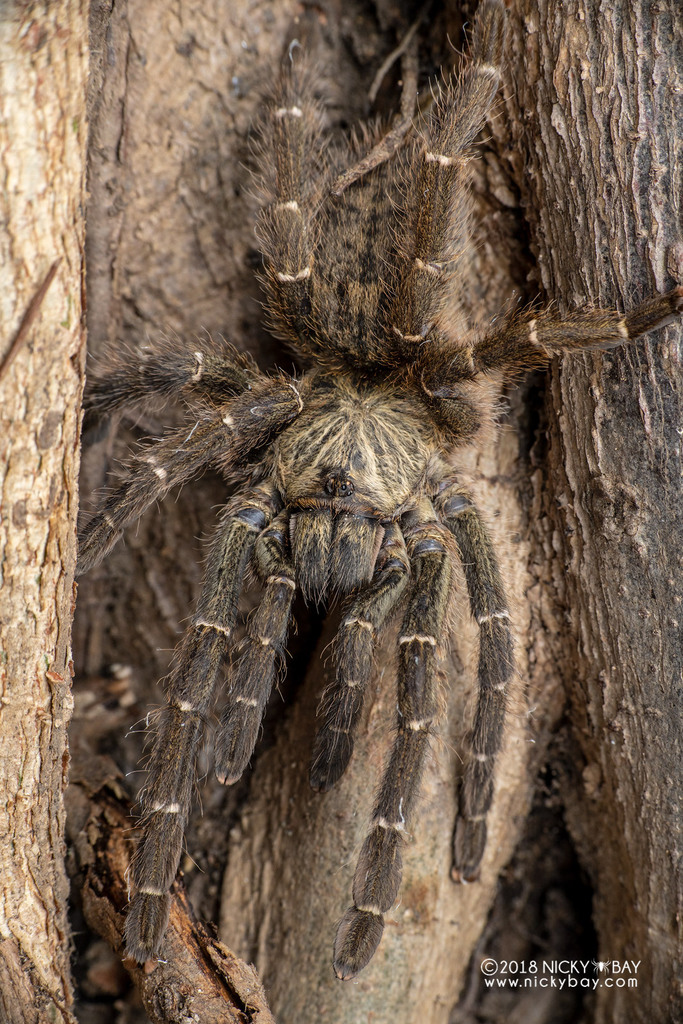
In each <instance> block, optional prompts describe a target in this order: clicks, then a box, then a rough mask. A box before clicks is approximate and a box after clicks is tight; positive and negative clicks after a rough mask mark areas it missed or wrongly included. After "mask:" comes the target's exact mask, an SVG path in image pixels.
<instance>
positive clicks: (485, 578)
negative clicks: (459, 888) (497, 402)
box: [439, 485, 514, 882]
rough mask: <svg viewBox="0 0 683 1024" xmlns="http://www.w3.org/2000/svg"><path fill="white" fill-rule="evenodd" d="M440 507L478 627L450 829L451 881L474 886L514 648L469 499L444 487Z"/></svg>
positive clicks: (493, 563) (491, 554) (492, 563)
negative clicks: (469, 728) (468, 739)
mask: <svg viewBox="0 0 683 1024" xmlns="http://www.w3.org/2000/svg"><path fill="white" fill-rule="evenodd" d="M439 507H440V511H441V514H442V515H443V518H444V521H445V523H446V525H447V526H448V528H449V529H450V530H451V532H452V533H453V535H454V537H455V539H456V541H457V543H458V548H459V550H460V556H461V559H462V564H463V569H464V572H465V579H466V581H467V592H468V595H469V600H470V608H471V611H472V615H473V617H474V619H475V620H476V622H477V623H478V625H479V670H478V684H479V696H478V699H477V710H476V713H475V722H474V731H473V733H472V750H471V757H470V759H469V761H468V763H467V766H466V768H465V775H464V778H463V783H462V788H461V791H460V807H459V813H458V820H457V822H456V826H455V837H454V847H453V866H452V869H451V875H452V877H453V879H454V881H466V882H469V881H473V880H474V879H475V878H476V877H477V876H478V874H479V865H480V863H481V858H482V855H483V852H484V846H485V844H486V815H487V814H488V811H489V808H490V806H491V799H492V795H493V773H494V767H495V761H496V756H497V754H498V751H499V750H500V746H501V743H502V737H503V728H504V725H505V713H506V704H507V685H508V682H509V680H510V678H511V676H512V673H513V669H514V647H513V639H512V632H511V629H510V614H509V611H508V608H507V600H506V597H505V588H504V586H503V580H502V578H501V575H500V568H499V566H498V559H497V557H496V554H495V551H494V548H493V544H492V542H491V537H490V535H489V532H488V530H487V528H486V526H485V524H484V522H483V521H482V519H481V516H480V515H479V512H478V511H477V509H476V507H475V505H474V503H473V501H472V498H471V496H470V495H469V494H467V493H466V492H464V491H462V490H461V489H460V488H458V487H457V485H455V486H452V487H449V488H446V489H445V490H444V492H443V494H442V496H441V498H440V502H439Z"/></svg>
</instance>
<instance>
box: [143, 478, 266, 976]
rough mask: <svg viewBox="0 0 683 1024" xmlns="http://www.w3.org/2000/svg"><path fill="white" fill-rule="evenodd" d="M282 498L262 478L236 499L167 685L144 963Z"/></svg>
mask: <svg viewBox="0 0 683 1024" xmlns="http://www.w3.org/2000/svg"><path fill="white" fill-rule="evenodd" d="M277 504H279V497H278V495H277V492H276V491H275V489H274V488H273V486H272V485H270V484H262V485H260V486H259V487H256V488H255V489H254V490H253V491H252V492H250V493H249V494H246V495H242V496H240V497H238V498H235V499H234V500H233V501H232V502H231V503H230V504H229V505H228V507H227V512H226V515H225V518H224V519H223V521H222V523H221V524H220V526H219V528H218V532H217V533H216V536H215V539H214V541H213V544H212V545H211V551H210V554H209V558H208V560H207V568H206V573H205V577H204V584H203V587H202V592H201V595H200V598H199V602H198V604H197V609H196V611H195V613H194V616H193V618H192V623H191V624H190V626H189V628H188V629H187V630H186V631H185V634H184V636H183V639H182V640H181V642H180V645H179V647H178V650H177V653H176V663H175V666H174V668H173V670H172V672H171V675H170V677H169V680H168V684H167V686H166V705H165V707H164V708H163V709H162V711H161V714H160V716H159V720H158V725H157V733H156V741H155V744H154V751H153V755H152V757H151V758H150V771H149V779H148V782H147V786H146V787H145V791H144V794H143V798H142V815H143V819H144V823H145V830H144V836H143V839H142V842H141V844H140V846H139V848H138V850H137V853H136V855H135V859H134V861H133V867H132V882H133V886H134V888H135V895H134V896H133V899H132V901H131V905H130V910H129V912H128V916H127V919H126V948H127V950H128V953H129V955H130V956H132V957H134V958H135V959H136V960H138V961H139V962H141V963H142V962H144V961H145V960H147V959H149V958H150V957H154V956H156V954H157V953H158V950H159V946H160V944H161V941H162V939H163V936H164V932H165V930H166V925H167V922H168V914H169V910H170V906H171V897H170V895H169V889H170V887H171V885H172V883H173V879H174V878H175V875H176V872H177V870H178V863H179V861H180V854H181V851H182V843H183V835H184V832H185V825H186V824H187V816H188V812H189V807H190V801H191V797H192V788H193V786H194V783H195V762H196V757H197V750H198V748H199V745H200V743H201V741H202V737H203V735H204V722H205V720H206V717H207V715H208V714H209V712H210V710H211V707H212V705H213V700H214V690H215V685H216V680H217V678H218V676H219V673H220V669H221V665H222V664H223V661H224V659H225V656H226V654H227V651H228V648H229V645H230V637H231V635H232V631H233V628H234V625H235V618H236V614H237V601H238V599H239V595H240V591H241V589H242V583H243V580H244V574H245V571H246V567H247V564H248V562H249V558H250V555H251V552H252V550H253V547H254V542H255V540H256V536H257V534H258V532H259V531H260V530H261V529H262V528H263V526H264V525H265V524H266V523H267V522H269V521H270V519H271V518H272V515H273V513H274V511H275V509H276V508H277Z"/></svg>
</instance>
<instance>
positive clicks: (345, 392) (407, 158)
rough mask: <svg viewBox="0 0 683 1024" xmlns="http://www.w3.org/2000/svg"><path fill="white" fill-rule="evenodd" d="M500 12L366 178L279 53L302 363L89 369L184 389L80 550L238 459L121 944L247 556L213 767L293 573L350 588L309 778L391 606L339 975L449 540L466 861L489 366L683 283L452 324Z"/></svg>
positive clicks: (496, 684) (271, 126)
mask: <svg viewBox="0 0 683 1024" xmlns="http://www.w3.org/2000/svg"><path fill="white" fill-rule="evenodd" d="M504 38H505V7H504V4H503V3H502V0H483V3H482V4H481V6H480V8H479V12H478V16H477V19H476V21H475V23H474V27H473V32H472V41H471V56H470V59H469V61H468V62H467V63H466V65H465V67H464V69H463V70H462V71H461V72H460V73H459V75H457V76H454V77H452V78H451V79H450V80H449V81H447V82H446V83H445V84H444V85H442V86H441V87H440V88H438V89H437V90H435V96H434V104H433V107H432V109H431V111H430V113H429V115H428V117H427V118H426V120H425V122H424V123H423V124H421V125H420V126H419V127H416V128H415V129H414V131H413V133H412V136H409V137H408V140H407V142H406V143H405V145H404V146H403V155H402V156H401V157H400V159H385V160H383V161H381V162H377V161H376V163H377V166H374V167H371V168H370V170H369V173H367V174H364V176H363V180H356V181H353V180H352V179H353V175H352V176H351V183H350V184H348V187H347V186H345V187H344V189H343V190H341V189H338V190H337V193H339V192H341V194H332V190H331V187H330V182H331V180H332V175H333V172H334V171H335V166H334V158H332V157H329V156H327V157H325V156H324V148H325V147H324V142H323V129H322V109H321V107H320V105H319V103H318V101H317V100H316V99H315V96H314V88H313V76H312V75H311V74H310V73H308V72H307V71H306V66H305V62H302V61H301V60H299V59H298V57H297V56H296V55H292V54H290V58H291V59H290V66H289V68H288V70H287V72H286V73H284V74H283V77H282V81H281V83H280V85H279V88H278V92H277V95H276V98H275V101H274V103H273V104H272V107H271V110H270V115H269V118H268V121H267V126H266V128H265V142H264V147H265V148H266V149H267V150H268V151H269V152H270V154H271V158H272V163H273V165H274V181H273V183H272V190H271V195H270V197H269V201H268V202H267V203H266V205H265V206H264V208H263V209H262V211H261V214H260V216H259V221H258V232H259V238H260V241H261V248H262V253H263V260H264V268H265V269H264V284H265V291H266V295H267V310H268V314H269V318H270V326H271V327H272V329H273V331H274V332H275V333H276V334H277V335H278V336H279V337H280V338H282V339H284V340H285V341H287V342H288V343H289V344H290V345H291V346H292V347H293V348H294V349H295V351H296V352H297V353H298V355H299V357H300V358H301V359H302V361H303V362H304V364H305V363H310V364H311V368H310V369H308V370H306V372H305V373H303V375H302V376H287V375H285V374H284V373H280V374H278V375H275V376H266V375H265V374H263V373H261V372H260V371H259V370H258V369H257V367H256V366H255V365H254V364H253V362H252V361H251V359H249V358H248V357H247V356H245V355H244V354H241V353H240V352H238V351H237V350H236V349H235V348H233V347H232V346H231V345H230V344H228V343H213V342H210V341H206V342H194V343H192V345H190V346H188V347H187V348H183V347H182V346H181V345H179V344H172V343H170V342H166V343H165V344H164V345H163V346H161V347H160V348H159V349H157V351H156V352H153V353H152V354H150V355H148V356H147V358H146V359H145V360H143V361H142V362H141V363H140V364H138V365H128V364H126V363H124V362H123V361H121V362H119V363H118V365H115V367H114V369H113V372H112V373H111V374H110V375H109V376H108V377H107V379H106V380H105V381H104V382H102V383H101V384H100V385H97V386H96V387H95V390H94V392H93V398H92V401H93V403H94V404H95V406H97V407H99V408H100V409H105V410H106V409H113V408H115V407H117V406H120V405H122V404H124V403H126V402H131V401H136V400H138V401H139V400H144V399H145V398H147V397H150V396H153V395H163V396H174V397H179V398H181V399H185V400H187V402H188V404H189V405H190V409H191V411H192V418H191V422H190V423H189V425H188V426H186V427H183V428H182V429H176V430H173V431H171V432H170V433H167V434H166V435H165V436H163V437H162V438H161V439H159V440H156V441H154V442H152V443H150V444H148V445H147V446H146V447H144V448H143V449H142V450H141V452H140V453H139V454H138V455H136V456H135V458H134V459H133V461H132V463H131V472H130V474H129V477H128V479H127V480H126V481H125V482H124V483H123V484H122V485H121V486H120V487H119V488H118V490H116V491H115V492H113V493H112V494H111V496H110V497H109V498H108V500H107V501H106V503H105V504H104V506H103V507H102V509H101V511H99V512H98V513H97V514H96V515H95V516H94V517H93V518H92V519H91V520H90V522H89V523H88V525H87V526H86V528H85V530H84V532H83V536H82V543H81V553H80V571H81V572H87V571H88V570H89V569H90V568H91V567H92V566H94V565H95V564H96V563H97V562H98V561H99V560H100V559H102V558H103V557H104V556H105V555H106V554H107V553H108V551H109V550H110V549H111V547H112V546H113V545H114V544H115V542H116V541H117V539H118V538H119V536H120V534H121V532H122V531H123V529H124V528H125V527H126V526H127V525H128V524H130V523H132V522H133V521H135V520H136V519H137V518H138V517H139V516H141V515H142V513H143V512H144V511H145V510H146V509H148V508H149V506H150V505H152V504H153V503H154V502H155V501H157V500H158V499H159V498H161V497H162V496H163V495H165V494H166V493H167V492H168V491H169V490H170V489H171V488H173V487H177V486H179V485H181V484H183V483H185V482H186V481H188V480H190V479H191V478H192V477H194V476H196V475H197V474H198V473H200V472H201V471H202V470H204V469H205V468H206V467H209V466H213V467H217V468H218V469H219V470H221V471H223V472H224V473H225V474H226V475H227V476H230V477H233V478H234V477H235V475H236V474H241V476H242V478H243V480H245V481H248V485H246V484H245V487H244V489H243V490H242V491H240V492H239V493H238V494H237V496H236V497H233V498H232V499H230V500H229V501H228V504H227V505H226V507H225V510H224V513H223V515H222V517H221V520H220V523H219V526H218V529H217V531H216V534H215V537H214V540H213V542H212V544H211V548H210V552H209V556H208V559H207V565H206V571H205V576H204V582H203V587H202V591H201V596H200V598H199V602H198V605H197V608H196V610H195V612H194V615H193V617H192V620H191V623H190V625H189V627H188V628H187V630H186V631H185V634H184V636H183V638H182V640H181V642H180V644H179V646H178V649H177V652H176V656H175V661H174V666H173V668H172V671H171V674H170V677H169V679H168V681H167V684H166V692H167V703H166V706H165V707H164V709H163V710H162V711H161V713H160V716H159V720H158V723H157V737H156V743H155V746H154V751H153V755H152V758H151V761H150V771H149V779H148V783H147V786H146V790H145V793H144V796H143V810H144V819H145V831H144V838H143V840H142V843H141V846H140V848H139V850H138V853H137V855H136V859H135V861H134V866H133V871H132V880H133V885H134V889H135V894H134V896H133V899H132V903H131V906H130V910H129V914H128V918H127V924H126V943H127V948H128V951H129V954H130V955H132V956H133V957H135V958H136V959H138V960H140V961H144V960H146V959H148V958H150V957H153V956H155V955H156V954H157V953H158V951H159V948H160V945H161V942H162V939H163V936H164V932H165V929H166V925H167V919H168V913H169V907H170V896H169V888H170V886H171V884H172V882H173V879H174V877H175V874H176V871H177V867H178V863H179V858H180V854H181V848H182V843H183V833H184V828H185V824H186V820H187V816H188V810H189V805H190V799H191V793H192V788H193V785H194V779H195V760H196V756H197V751H198V748H199V745H200V743H201V740H202V737H203V734H204V723H205V720H206V718H207V716H208V715H209V713H210V712H211V709H212V706H213V703H214V693H215V690H216V686H217V683H218V680H219V679H220V677H221V674H222V669H223V665H224V662H225V660H226V656H227V655H228V654H229V653H230V651H231V646H232V638H233V631H234V628H235V622H236V615H237V603H238V599H239V596H240V592H241V590H242V587H243V583H244V579H245V574H246V573H247V571H248V569H249V568H250V567H251V568H252V569H253V570H254V571H255V573H256V575H257V577H258V579H259V580H260V582H261V584H262V587H263V596H262V599H261V603H260V604H259V606H258V608H257V609H256V612H255V613H254V615H253V616H252V617H251V619H250V620H249V622H248V625H247V630H246V636H245V638H244V640H243V641H242V642H241V644H240V645H238V647H237V649H236V650H235V651H234V652H233V653H234V656H233V658H232V664H231V667H230V669H229V686H228V693H227V702H226V706H225V710H224V712H223V715H222V718H221V720H220V725H219V727H218V730H217V736H216V748H215V760H216V773H217V775H218V778H219V779H220V780H221V781H222V782H224V783H232V782H235V781H236V780H237V779H239V778H240V776H241V775H242V773H243V771H244V769H245V768H246V766H247V764H248V762H249V759H250V757H251V755H252V752H253V750H254V746H255V743H256V739H257V736H258V731H259V727H260V723H261V719H262V716H263V712H264V708H265V706H266V703H267V701H268V698H269V695H270V693H271V689H272V686H273V683H274V680H275V677H276V670H277V666H278V661H279V659H280V658H281V656H282V655H283V653H284V651H285V645H286V642H287V634H288V629H289V623H290V613H291V607H292V601H293V598H294V595H295V592H296V591H297V590H298V591H299V592H300V593H301V594H302V595H303V596H304V598H305V599H307V600H308V601H315V602H319V601H325V600H329V599H331V598H332V597H334V596H335V595H341V596H342V598H343V600H344V602H345V604H344V606H343V615H342V621H341V625H340V627H339V631H338V634H337V637H336V640H335V643H334V660H335V664H336V676H335V679H334V682H333V683H332V685H331V686H330V687H329V688H328V690H327V692H326V693H325V695H324V697H323V700H322V702H321V707H320V715H321V718H322V724H321V727H320V730H319V732H318V735H317V738H316V740H315V747H314V756H313V764H312V769H311V783H312V785H313V786H314V787H315V788H316V789H319V790H326V789H328V788H329V787H331V786H333V785H334V784H335V783H336V782H337V780H338V779H339V778H340V776H341V775H342V773H343V772H344V771H345V769H346V767H347V765H348V763H349V759H350V757H351V754H352V750H353V743H354V732H355V730H356V729H357V725H358V722H359V719H360V716H361V710H362V706H363V695H364V689H365V687H366V685H367V683H368V679H369V675H370V671H371V664H372V658H373V651H374V649H375V647H376V644H377V642H378V639H379V638H380V637H381V636H382V634H383V631H384V630H385V627H386V626H387V624H388V623H389V622H390V620H391V619H392V618H393V617H394V616H396V615H398V614H399V609H402V610H401V612H400V614H401V615H402V621H401V626H400V630H399V634H398V672H397V676H398V678H397V691H398V707H397V719H396V735H395V739H394V743H393V749H392V751H391V755H390V758H389V761H388V764H387V765H386V767H385V769H384V775H383V778H382V781H381V784H380V788H379V792H378V796H377V799H376V803H375V807H374V813H373V819H372V826H371V830H370V832H369V835H368V836H367V839H366V840H365V843H364V845H363V848H362V851H361V853H360V858H359V862H358V867H357V869H356V872H355V876H354V880H353V905H352V906H351V907H350V909H349V910H348V911H347V912H346V914H345V915H344V917H343V919H342V922H341V924H340V926H339V931H338V934H337V940H336V944H335V950H334V969H335V972H336V974H337V976H338V977H339V978H343V979H345V978H351V977H353V976H354V975H355V974H356V973H357V972H358V971H360V970H361V969H362V968H364V967H365V966H366V965H367V964H368V962H369V961H370V959H371V957H372V956H373V954H374V952H375V950H376V948H377V945H378V943H379V941H380V938H381V935H382V931H383V927H384V914H386V913H387V912H388V911H389V910H390V909H391V907H392V905H393V904H394V901H395V900H396V896H397V893H398V890H399V884H400V879H401V870H402V866H401V851H402V846H403V842H404V837H405V834H406V829H407V824H408V822H409V821H410V819H411V816H412V814H413V810H414V806H415V803H416V800H417V797H418V793H419V786H420V776H421V772H422V768H423V765H424V762H425V757H426V755H427V751H428V748H429V744H430V736H431V734H432V733H433V732H434V729H435V722H436V719H437V714H438V704H439V701H438V685H437V669H438V662H439V657H440V655H441V654H442V653H443V651H444V648H445V646H446V644H447V642H448V632H449V606H450V605H451V601H452V597H453V590H454V583H455V579H456V574H455V568H456V560H458V559H459V561H460V563H461V565H462V568H463V570H464V576H465V581H466V586H467V592H468V596H469V603H470V607H471V612H472V615H473V616H474V618H475V620H476V622H477V623H478V626H479V635H480V641H479V670H478V685H479V696H478V702H477V708H476V715H475V722H474V729H473V734H472V741H471V746H472V750H471V756H470V758H469V761H468V764H467V766H466V770H465V775H464V781H463V785H462V789H461V795H460V804H459V816H458V821H457V825H456V830H455V839H454V860H453V865H454V866H453V875H454V878H456V879H461V880H472V879H475V878H476V877H477V874H478V870H479V865H480V861H481V859H482V854H483V851H484V845H485V841H486V815H487V812H488V810H489V806H490V803H491V796H492V790H493V772H494V764H495V760H496V755H497V753H498V751H499V749H500V745H501V737H502V733H503V727H504V720H505V705H506V688H507V685H508V682H509V680H510V677H511V673H512V670H513V642H512V634H511V627H510V614H509V611H508V605H507V601H506V598H505V590H504V586H503V582H502V579H501V574H500V571H499V568H498V561H497V558H496V554H495V551H494V548H493V545H492V543H491V539H490V537H489V532H488V530H487V527H486V525H485V522H484V520H483V518H482V516H481V515H480V513H479V511H478V509H477V508H476V506H475V504H474V502H473V499H472V497H471V495H470V494H469V493H468V492H467V490H466V489H465V488H464V487H463V485H462V484H461V482H460V478H459V475H458V471H457V468H455V466H456V463H455V460H454V457H453V451H454V449H456V448H457V447H458V446H461V445H463V444H465V443H469V442H471V441H473V440H474V439H475V438H476V435H477V433H478V432H479V430H480V428H481V427H482V425H483V423H484V421H485V420H486V418H487V415H488V413H487V403H486V401H485V396H486V395H488V394H489V392H490V391H491V390H492V388H493V385H496V386H499V385H500V383H501V382H502V381H503V380H504V379H509V378H514V377H517V376H519V374H520V373H521V372H523V371H526V370H528V369H532V368H538V367H543V366H545V365H546V364H547V362H548V360H549V359H550V357H551V356H552V355H553V354H555V353H561V352H566V351H577V350H582V349H588V348H610V347H612V346H614V345H619V344H621V343H623V342H625V341H629V340H633V339H635V338H638V337H639V336H641V335H642V334H644V333H646V332H648V331H651V330H652V329H653V328H655V327H657V326H660V325H662V324H665V323H667V322H668V321H669V320H671V319H672V318H673V317H674V315H675V314H676V313H678V312H679V311H680V309H681V306H682V305H683V288H680V287H679V288H677V289H676V290H674V291H673V292H671V293H669V294H668V295H664V296H658V297H655V298H653V299H651V300H649V301H647V302H645V303H643V304H642V305H640V306H638V307H637V308H636V309H635V310H633V311H632V312H631V313H628V314H626V315H623V314H622V313H619V312H612V311H605V310H598V309H589V310H582V311H579V312H575V313H571V314H569V315H568V316H567V317H565V318H561V317H559V316H558V315H557V314H556V313H555V312H552V311H549V310H526V311H523V312H521V313H517V314H515V315H508V316H506V317H503V318H502V319H500V320H498V321H497V322H495V323H494V324H493V325H492V326H491V327H490V329H489V330H488V331H485V332H483V333H479V334H475V333H473V332H471V331H469V330H463V328H462V326H461V324H462V320H463V318H462V317H461V316H459V315H458V308H457V301H458V275H459V266H460V265H461V264H460V261H461V259H462V258H463V254H464V253H465V252H466V251H467V245H468V230H469V229H468V221H469V216H468V210H469V206H468V188H467V185H468V170H467V168H468V161H469V159H470V155H471V154H470V148H471V145H472V143H473V141H474V139H475V137H476V135H477V133H478V132H479V131H480V129H481V127H482V125H483V123H484V120H485V118H486V115H487V113H488V111H489V110H490V108H491V105H492V103H493V101H494V99H495V97H496V93H497V89H498V85H499V81H500V74H501V70H500V69H501V58H502V52H503V44H504ZM316 168H319V169H320V172H319V173H316ZM364 170H365V168H364ZM336 171H337V172H338V168H336ZM487 382H488V383H489V384H491V387H487V386H483V385H486V384H487Z"/></svg>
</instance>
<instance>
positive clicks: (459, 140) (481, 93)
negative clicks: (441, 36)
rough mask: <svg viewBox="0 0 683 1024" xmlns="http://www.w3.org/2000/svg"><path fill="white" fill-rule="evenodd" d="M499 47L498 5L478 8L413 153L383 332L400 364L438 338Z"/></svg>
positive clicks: (460, 250)
mask: <svg viewBox="0 0 683 1024" xmlns="http://www.w3.org/2000/svg"><path fill="white" fill-rule="evenodd" d="M504 41H505V6H504V4H503V2H502V0H483V3H481V4H480V6H479V9H478V11H477V16H476V18H475V21H474V29H473V34H472V43H471V47H470V52H471V60H470V62H469V63H468V64H467V65H466V66H465V68H464V69H463V71H462V72H461V73H460V75H459V76H457V77H454V78H453V79H451V80H450V81H449V82H448V83H447V84H446V85H445V86H444V87H443V88H442V89H441V90H440V91H439V94H438V95H437V97H436V102H435V104H434V107H433V109H432V111H431V113H430V116H429V118H428V121H427V130H426V137H425V139H424V144H423V145H422V147H421V149H420V150H419V151H418V152H417V153H416V157H415V162H416V163H417V166H416V167H415V172H414V175H412V177H413V178H414V180H415V181H416V185H415V187H414V190H413V191H412V192H411V195H412V206H409V208H408V210H407V211H406V212H407V214H408V218H407V219H408V225H409V236H408V237H406V238H405V239H404V240H403V243H402V245H401V249H400V252H399V262H398V266H397V273H398V280H397V286H396V297H395V301H394V304H393V307H392V309H391V310H390V313H389V324H388V327H389V330H390V332H391V333H392V335H393V340H394V348H395V351H396V353H397V356H398V358H399V359H400V360H401V361H402V362H409V363H410V362H413V361H414V360H415V359H416V358H417V357H418V355H419V354H420V351H421V349H422V348H423V347H425V346H424V343H425V341H435V340H438V339H439V338H440V337H442V334H441V332H440V329H439V317H440V315H441V313H442V311H443V309H444V306H445V305H446V303H447V300H448V294H449V290H451V289H452V288H453V284H454V275H455V268H456V265H457V263H458V261H459V260H460V258H461V257H462V256H463V254H464V252H465V251H466V250H467V243H468V238H469V234H468V232H469V203H468V190H467V184H468V173H467V163H468V159H469V155H468V150H469V148H470V146H471V144H472V142H473V141H474V139H475V137H476V135H477V134H478V132H479V131H480V129H481V128H482V126H483V124H484V120H485V118H486V115H487V114H488V111H489V109H490V107H491V105H492V103H493V101H494V99H495V97H496V93H497V91H498V84H499V81H500V61H501V58H502V53H503V44H504Z"/></svg>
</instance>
